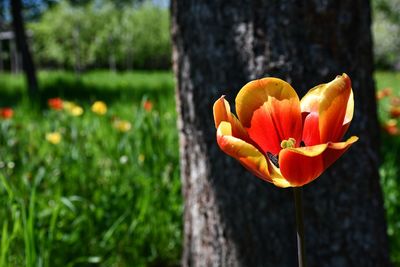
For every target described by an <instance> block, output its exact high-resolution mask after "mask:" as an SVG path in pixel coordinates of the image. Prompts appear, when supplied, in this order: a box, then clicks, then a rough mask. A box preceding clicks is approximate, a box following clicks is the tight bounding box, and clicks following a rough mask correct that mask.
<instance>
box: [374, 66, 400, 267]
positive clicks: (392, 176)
mask: <svg viewBox="0 0 400 267" xmlns="http://www.w3.org/2000/svg"><path fill="white" fill-rule="evenodd" d="M375 78H376V81H377V88H378V89H380V90H381V89H383V88H388V87H389V88H391V89H392V93H391V95H390V96H387V97H385V98H383V99H381V100H379V102H378V115H379V118H380V121H381V123H382V124H384V123H385V122H386V121H387V120H388V119H390V114H389V107H390V105H391V104H390V102H391V101H390V100H391V99H393V97H395V96H400V73H393V72H378V73H377V74H376V75H375ZM381 142H382V149H381V155H382V156H381V158H382V164H381V167H380V170H379V171H380V175H381V185H382V190H383V195H384V202H385V210H386V219H387V224H388V236H389V241H390V250H391V258H392V261H393V263H394V264H395V266H400V220H399V214H400V180H399V178H400V166H399V162H400V136H398V135H397V136H393V135H390V134H388V133H386V132H382V138H381Z"/></svg>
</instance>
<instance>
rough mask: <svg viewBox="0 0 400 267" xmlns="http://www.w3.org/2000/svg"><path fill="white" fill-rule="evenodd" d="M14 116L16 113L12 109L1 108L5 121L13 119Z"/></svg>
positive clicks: (0, 111) (1, 115)
mask: <svg viewBox="0 0 400 267" xmlns="http://www.w3.org/2000/svg"><path fill="white" fill-rule="evenodd" d="M13 115H14V111H13V109H12V108H10V107H4V108H0V117H1V118H3V119H11V118H12V116H13Z"/></svg>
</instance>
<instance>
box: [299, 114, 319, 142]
mask: <svg viewBox="0 0 400 267" xmlns="http://www.w3.org/2000/svg"><path fill="white" fill-rule="evenodd" d="M318 120H319V117H318V113H316V112H311V113H309V114H308V115H307V116H306V118H305V120H304V125H303V138H302V140H303V141H304V144H305V145H306V146H314V145H318V144H320V143H321V141H320V137H319V124H318Z"/></svg>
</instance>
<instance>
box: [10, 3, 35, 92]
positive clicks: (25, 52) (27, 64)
mask: <svg viewBox="0 0 400 267" xmlns="http://www.w3.org/2000/svg"><path fill="white" fill-rule="evenodd" d="M10 4H11V14H12V18H13V26H14V35H15V42H16V44H17V49H18V51H19V52H20V54H21V57H22V67H23V69H24V72H25V76H26V80H27V84H28V91H29V95H30V96H31V97H35V96H37V95H38V83H37V78H36V70H35V65H34V63H33V60H32V56H31V53H30V51H29V46H28V41H27V39H26V34H25V26H24V20H23V17H22V3H21V0H12V1H10Z"/></svg>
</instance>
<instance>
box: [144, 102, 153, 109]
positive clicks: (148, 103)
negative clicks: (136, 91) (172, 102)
mask: <svg viewBox="0 0 400 267" xmlns="http://www.w3.org/2000/svg"><path fill="white" fill-rule="evenodd" d="M143 108H144V110H146V111H151V110H152V109H153V102H151V101H150V100H146V101H144V102H143Z"/></svg>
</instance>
